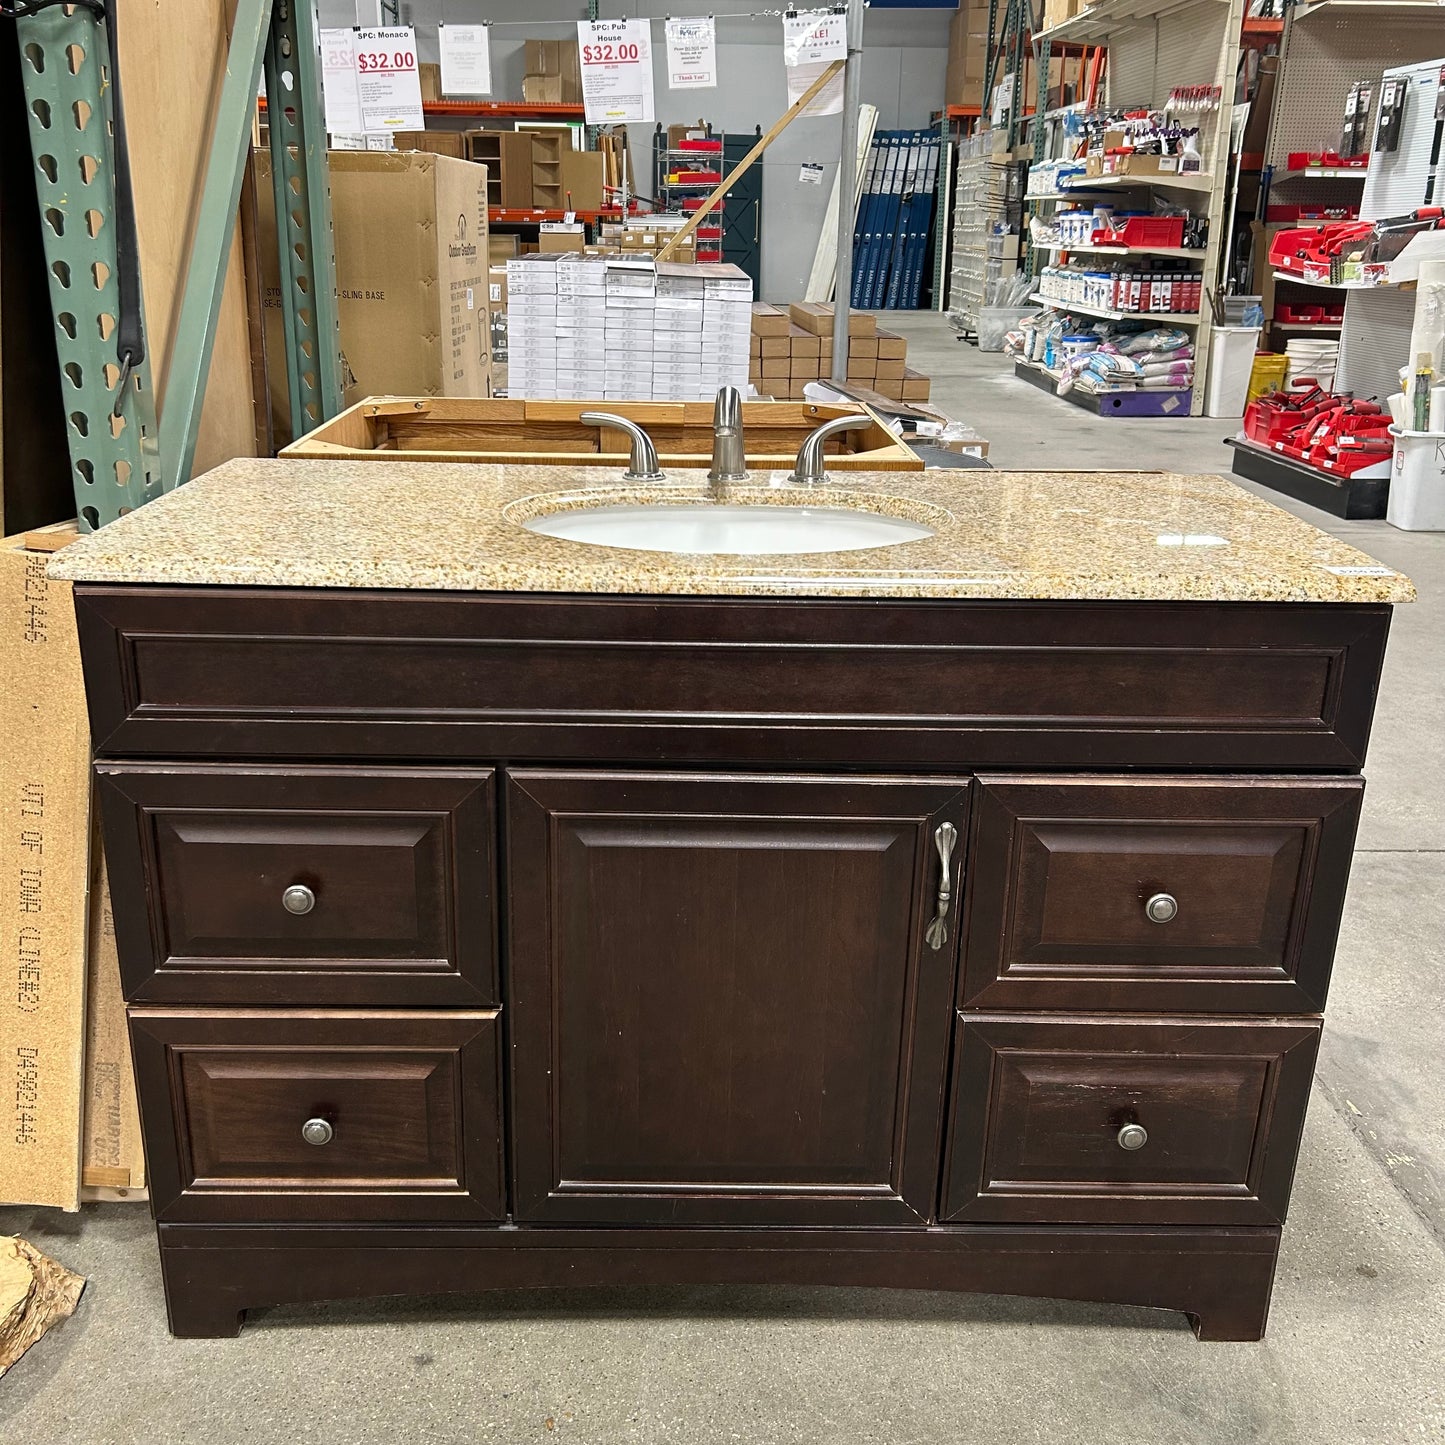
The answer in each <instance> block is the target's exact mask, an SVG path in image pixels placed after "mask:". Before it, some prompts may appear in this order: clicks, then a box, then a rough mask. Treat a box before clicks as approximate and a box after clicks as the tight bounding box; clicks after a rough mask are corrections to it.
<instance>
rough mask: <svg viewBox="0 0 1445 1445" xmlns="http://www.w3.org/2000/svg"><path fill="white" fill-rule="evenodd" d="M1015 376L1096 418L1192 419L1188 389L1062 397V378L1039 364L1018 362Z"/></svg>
mask: <svg viewBox="0 0 1445 1445" xmlns="http://www.w3.org/2000/svg"><path fill="white" fill-rule="evenodd" d="M1014 375H1015V376H1016V377H1018V379H1019V380H1020V381H1026V382H1028V383H1029V385H1030V386H1036V387H1038V388H1039V390H1040V391H1046V392H1048V394H1049V395H1050V396H1052V397H1057V398H1058V400H1059V401H1066V402H1068V403H1069V405H1070V406H1077V407H1080V408H1082V409H1083V410H1084V411H1088V412H1092V413H1093V414H1094V415H1095V416H1101V417H1108V416H1118V417H1145V416H1155V417H1169V416H1188V415H1189V404H1190V399H1191V393H1190V390H1189V388H1188V387H1185V388H1184V389H1183V390H1175V391H1105V392H1092V391H1084V390H1082V389H1081V388H1080V387H1077V386H1075V387H1072V388H1070V389H1069V390H1068V391H1066V392H1065V393H1064V394H1063V395H1062V396H1059V392H1058V381H1059V379H1058V377H1057V376H1055V375H1054V373H1053V372H1052V371H1050V370H1049V369H1048V368H1047V367H1045V366H1040V365H1039V363H1038V362H1036V361H1023V360H1020V359H1019V358H1017V357H1016V358H1015V359H1014Z"/></svg>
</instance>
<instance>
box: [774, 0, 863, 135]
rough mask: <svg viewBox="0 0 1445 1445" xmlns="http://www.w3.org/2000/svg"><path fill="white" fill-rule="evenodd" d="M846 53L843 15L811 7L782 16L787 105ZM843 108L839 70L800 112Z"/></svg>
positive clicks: (823, 112) (832, 111) (831, 112)
mask: <svg viewBox="0 0 1445 1445" xmlns="http://www.w3.org/2000/svg"><path fill="white" fill-rule="evenodd" d="M847 56H848V22H847V17H846V16H844V15H834V14H832V13H831V12H829V11H823V10H815V11H813V12H812V13H811V14H803V15H784V16H783V63H784V64H785V65H786V66H787V68H788V104H789V105H790V106H792V105H796V104H797V103H798V102H799V101H800V100H802V98H803V96H804V95H805V94H806V93H807V90H808V87H809V86H810V85H812V84H813V82H814V81H815V80H817V79H818V77H819V76H820V75H822V73H823V72H824V71H825V70H826V69H827V68H828V67H829V66H830V65H831V64H832V63H833V62H834V61H835V60H845V59H846V58H847ZM842 109H843V72H842V71H839V72H838V74H837V75H835V76H834V77H833V79H832V80H830V81H829V82H828V84H827V85H825V86H824V87H823V89H822V90H821V91H820V92H819V93H818V94H817V95H815V96H814V97H813V99H812V100H811V101H809V102H808V108H807V109H806V110H805V111H803V112H802V114H803V115H805V116H806V115H838V114H839V113H840V112H841V111H842Z"/></svg>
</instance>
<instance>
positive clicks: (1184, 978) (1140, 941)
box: [960, 777, 1364, 1013]
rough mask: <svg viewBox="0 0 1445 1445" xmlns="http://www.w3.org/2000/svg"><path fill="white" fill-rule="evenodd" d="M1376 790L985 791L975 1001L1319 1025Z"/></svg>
mask: <svg viewBox="0 0 1445 1445" xmlns="http://www.w3.org/2000/svg"><path fill="white" fill-rule="evenodd" d="M1363 789H1364V784H1363V782H1362V781H1361V780H1360V779H1358V778H1338V779H1336V778H1322V779H1295V778H1269V777H1264V778H1227V779H1217V780H1215V779H1207V778H1144V779H1138V778H1105V777H1090V778H1059V779H1050V780H1040V779H1037V778H1035V779H1026V778H1015V777H984V778H981V779H980V780H979V786H978V796H977V804H976V808H975V812H974V819H975V822H974V836H973V840H972V847H971V850H970V854H969V860H968V868H967V872H968V884H967V887H968V925H967V929H968V931H967V942H966V945H965V953H964V964H963V970H962V982H961V986H960V1003H961V1004H962V1005H963V1006H964V1007H966V1008H986V1009H1003V1008H1009V1009H1015V1008H1052V1009H1059V1008H1078V1009H1126V1010H1136V1011H1144V1010H1147V1011H1156V1010H1157V1011H1162V1012H1170V1011H1175V1010H1187V1009H1200V1010H1207V1011H1210V1012H1232V1011H1236V1010H1238V1011H1249V1012H1255V1013H1292V1012H1308V1013H1314V1012H1318V1011H1319V1010H1320V1009H1321V1008H1323V1006H1324V1000H1325V993H1326V991H1327V988H1328V984H1329V976H1330V966H1331V963H1332V961H1333V958H1334V950H1335V939H1336V936H1337V934H1338V932H1339V926H1340V912H1341V910H1342V908H1343V906H1344V897H1345V882H1346V879H1347V878H1348V876H1349V866H1350V852H1351V849H1352V847H1353V845H1354V838H1355V827H1356V824H1357V822H1358V820H1359V812H1360V800H1361V796H1362V794H1363ZM1151 915H1152V916H1151Z"/></svg>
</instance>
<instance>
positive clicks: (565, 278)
mask: <svg viewBox="0 0 1445 1445" xmlns="http://www.w3.org/2000/svg"><path fill="white" fill-rule="evenodd" d="M555 265H556V270H557V330H556V336H557V342H556V345H557V390H556V393H555V394H556V395H557V396H559V397H566V398H569V399H582V400H590V399H592V398H594V397H599V396H601V395H602V394H603V392H602V386H603V379H604V370H603V357H604V355H605V350H606V340H607V267H606V264H605V263H604V261H603V259H602V257H601V256H576V255H567V254H563V255H561V256H558V257H557V259H556V262H555ZM507 377H508V382H509V389H511V390H512V395H513V396H524V395H526V393H525V392H522V391H519V390H515V389H512V387H511V372H510V371H508V373H507Z"/></svg>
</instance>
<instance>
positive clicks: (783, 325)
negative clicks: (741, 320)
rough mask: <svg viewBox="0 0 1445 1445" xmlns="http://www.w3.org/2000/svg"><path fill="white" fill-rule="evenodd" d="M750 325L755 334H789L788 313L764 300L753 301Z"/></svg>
mask: <svg viewBox="0 0 1445 1445" xmlns="http://www.w3.org/2000/svg"><path fill="white" fill-rule="evenodd" d="M752 318H753V320H752V327H753V334H754V335H755V336H787V335H789V329H788V328H789V324H790V323H789V321H788V313H787V312H786V311H783V310H781V309H780V308H779V307H777V306H769V305H768V303H767V302H766V301H755V302H754V303H753V311H752Z"/></svg>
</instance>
